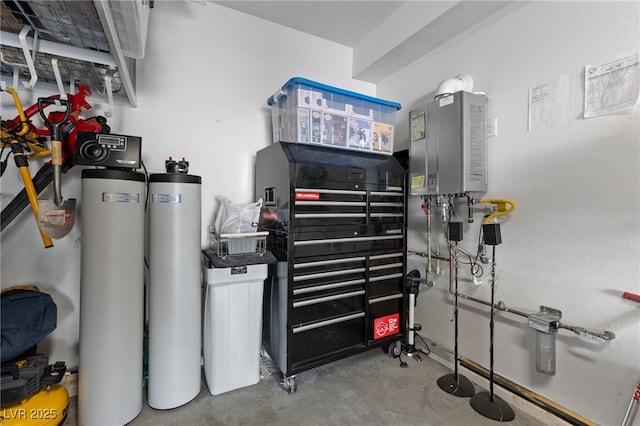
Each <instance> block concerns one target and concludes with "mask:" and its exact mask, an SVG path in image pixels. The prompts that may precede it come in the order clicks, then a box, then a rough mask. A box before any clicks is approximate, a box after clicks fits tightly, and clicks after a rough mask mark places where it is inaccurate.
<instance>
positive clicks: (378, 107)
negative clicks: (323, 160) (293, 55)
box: [267, 77, 401, 155]
mask: <svg viewBox="0 0 640 426" xmlns="http://www.w3.org/2000/svg"><path fill="white" fill-rule="evenodd" d="M267 104H269V105H270V106H271V117H272V121H273V141H274V142H298V143H310V144H318V145H324V146H330V147H335V148H342V149H350V150H355V151H366V152H374V153H381V154H387V155H391V154H393V131H394V126H395V121H396V112H397V111H398V110H399V109H400V108H401V106H400V104H398V103H395V102H391V101H386V100H383V99H378V98H374V97H371V96H367V95H363V94H361V93H356V92H351V91H348V90H344V89H339V88H336V87H332V86H328V85H326V84H322V83H317V82H315V81H311V80H307V79H304V78H300V77H295V78H292V79H290V80H289V81H287V82H286V83H285V84H284V85H283V86H282V88H281V89H280V90H279V91H278V92H277V93H276V94H274V95H273V96H271V97H270V98H269V99H268V100H267Z"/></svg>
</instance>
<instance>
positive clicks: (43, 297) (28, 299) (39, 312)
mask: <svg viewBox="0 0 640 426" xmlns="http://www.w3.org/2000/svg"><path fill="white" fill-rule="evenodd" d="M1 299H2V305H1V306H0V330H1V342H0V352H1V358H2V359H1V360H0V362H3V363H4V362H6V361H11V360H13V359H14V358H16V357H18V356H20V355H22V354H24V353H25V352H27V351H29V350H30V349H33V348H35V346H36V345H37V344H38V343H39V342H40V341H41V340H42V339H44V338H45V337H46V336H47V335H48V334H49V333H51V332H52V331H53V330H55V328H56V323H57V315H58V309H57V306H56V304H55V302H54V301H53V299H52V298H51V296H49V295H48V294H46V293H42V292H40V291H35V290H26V289H22V288H15V289H9V290H6V291H4V292H2V297H1Z"/></svg>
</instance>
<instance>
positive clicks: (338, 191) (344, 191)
mask: <svg viewBox="0 0 640 426" xmlns="http://www.w3.org/2000/svg"><path fill="white" fill-rule="evenodd" d="M295 192H317V193H319V194H345V195H367V191H352V190H349V189H313V188H296V189H295Z"/></svg>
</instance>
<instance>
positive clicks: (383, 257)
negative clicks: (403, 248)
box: [369, 253, 403, 260]
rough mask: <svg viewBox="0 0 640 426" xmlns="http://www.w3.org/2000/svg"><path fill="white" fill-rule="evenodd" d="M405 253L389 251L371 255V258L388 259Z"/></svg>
mask: <svg viewBox="0 0 640 426" xmlns="http://www.w3.org/2000/svg"><path fill="white" fill-rule="evenodd" d="M402 255H403V253H388V254H376V255H373V256H369V259H370V260H380V259H388V258H391V257H401V256H402Z"/></svg>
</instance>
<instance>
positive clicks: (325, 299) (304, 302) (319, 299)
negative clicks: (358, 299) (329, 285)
mask: <svg viewBox="0 0 640 426" xmlns="http://www.w3.org/2000/svg"><path fill="white" fill-rule="evenodd" d="M363 294H364V290H358V291H351V292H349V293H340V294H334V295H333V296H325V297H317V298H315V299H309V300H301V301H299V302H293V307H294V308H300V307H302V306H309V305H315V304H317V303H323V302H331V301H332V300H338V299H345V298H347V297H353V296H362V295H363Z"/></svg>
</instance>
